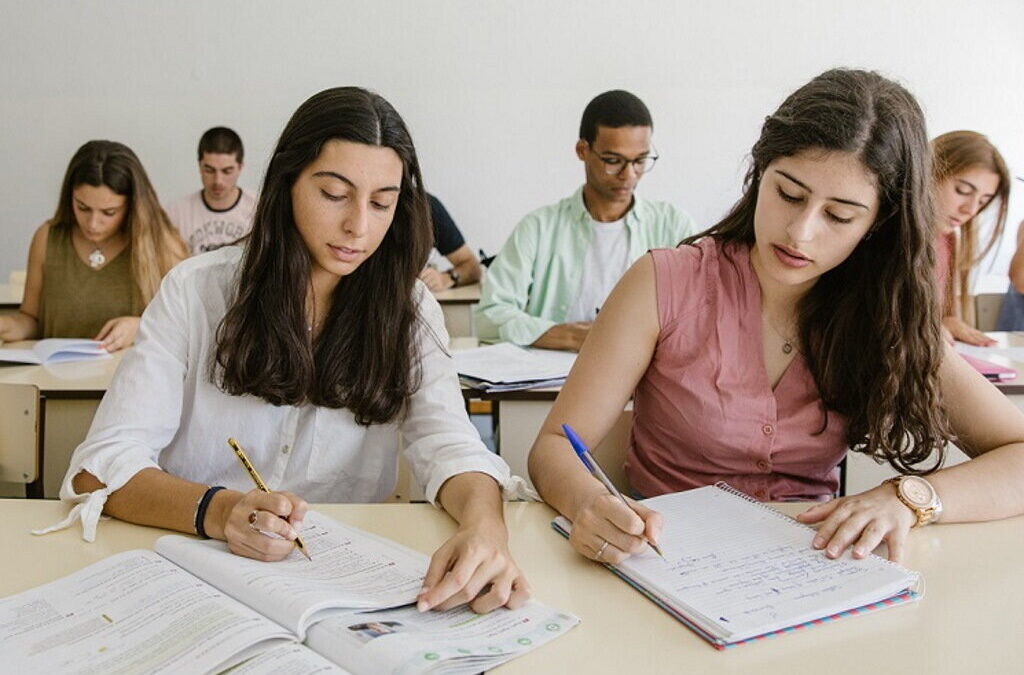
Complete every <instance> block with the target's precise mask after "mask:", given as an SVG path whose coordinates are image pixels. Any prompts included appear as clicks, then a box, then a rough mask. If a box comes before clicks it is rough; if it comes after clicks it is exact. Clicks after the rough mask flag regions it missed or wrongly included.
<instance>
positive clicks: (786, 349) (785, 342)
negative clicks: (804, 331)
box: [766, 317, 796, 354]
mask: <svg viewBox="0 0 1024 675" xmlns="http://www.w3.org/2000/svg"><path fill="white" fill-rule="evenodd" d="M766 318H768V317H766ZM768 325H769V326H770V327H771V329H772V330H773V331H774V332H775V334H776V335H778V336H779V337H780V338H782V353H783V354H792V353H793V350H794V349H796V346H795V345H794V344H793V342H794V340H795V339H796V338H791V337H787V336H786V334H785V333H783V332H782V331H780V330H779V329H778V328H776V327H775V323H774V322H772V320H771V318H768Z"/></svg>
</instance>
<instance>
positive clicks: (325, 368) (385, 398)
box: [211, 87, 433, 425]
mask: <svg viewBox="0 0 1024 675" xmlns="http://www.w3.org/2000/svg"><path fill="white" fill-rule="evenodd" d="M333 139H340V140H344V141H351V142H354V143H362V144H365V145H373V146H379V147H385V148H391V149H392V150H394V151H395V152H396V153H397V154H398V156H399V158H400V159H401V160H402V184H401V188H400V192H399V196H398V201H397V204H396V209H395V216H394V220H393V221H392V223H391V226H390V228H389V229H388V232H387V234H386V235H385V236H384V239H383V240H382V241H381V243H380V246H379V248H377V250H376V251H375V252H374V253H373V254H372V255H371V256H370V257H369V258H368V259H367V260H366V261H365V262H363V264H361V265H360V266H359V267H358V268H357V269H356V270H355V271H354V272H353V273H352V274H349V275H347V276H344V277H342V278H341V280H340V281H339V282H338V284H337V286H336V287H335V289H334V292H333V295H332V297H331V307H330V309H329V311H328V313H327V317H326V319H325V320H324V324H323V328H322V329H321V332H320V335H319V337H318V338H317V339H316V341H315V343H314V341H313V340H312V339H311V337H310V332H309V330H308V328H307V317H306V309H305V307H306V294H307V291H308V290H309V285H310V264H311V258H310V253H309V251H308V249H307V248H306V246H305V244H304V243H303V241H302V238H301V236H300V235H299V232H298V230H297V229H296V225H295V219H294V216H293V213H292V197H291V190H292V185H293V184H294V183H295V180H296V179H297V178H298V176H299V174H300V173H301V172H302V170H303V169H304V168H305V167H306V166H308V165H309V164H310V163H312V162H313V161H314V160H316V158H317V157H318V156H319V154H320V150H321V148H322V147H323V145H324V143H326V142H327V141H330V140H333ZM426 204H427V202H426V197H425V195H424V192H423V180H422V178H421V176H420V167H419V162H418V160H417V159H416V150H415V148H414V147H413V143H412V137H411V136H410V135H409V131H408V129H406V126H405V123H404V122H403V121H402V118H401V117H399V115H398V113H397V112H396V111H395V109H394V108H393V107H391V104H390V103H388V102H387V101H385V100H384V99H383V98H382V97H380V96H378V95H377V94H374V93H372V92H369V91H366V90H364V89H359V88H356V87H339V88H336V89H328V90H325V91H322V92H320V93H319V94H316V95H315V96H313V97H311V98H310V99H309V100H307V101H306V102H305V103H303V104H302V105H301V106H299V109H298V110H296V111H295V114H294V115H292V118H291V120H289V121H288V124H287V126H286V127H285V129H284V131H283V132H282V133H281V138H280V140H279V141H278V142H277V148H276V149H275V150H274V155H273V157H271V159H270V165H269V167H268V168H267V174H266V178H265V179H264V181H263V189H262V191H261V192H260V199H259V204H258V206H257V207H256V214H255V216H254V220H253V228H252V233H251V235H250V236H249V239H248V241H247V243H246V246H245V253H244V255H243V258H242V264H241V267H240V270H239V274H238V280H237V285H238V290H237V295H236V297H235V299H234V301H233V303H232V304H231V306H230V308H229V309H228V311H227V313H226V314H225V316H224V319H223V320H222V322H221V324H220V326H219V328H218V330H217V350H216V355H215V360H214V363H213V364H212V365H211V369H212V371H211V374H212V375H213V377H214V378H218V377H219V384H220V386H221V388H222V389H223V390H224V391H225V392H227V393H229V394H233V395H239V396H240V395H244V394H251V395H253V396H258V397H260V398H262V399H264V400H266V401H268V402H270V403H272V404H274V405H298V404H302V403H306V402H309V403H312V404H314V405H318V406H325V407H328V408H348V409H349V410H351V411H352V412H353V414H354V415H355V419H356V421H357V422H358V423H359V424H363V425H369V424H374V423H382V422H388V421H390V420H392V419H394V418H395V417H396V416H397V415H398V414H399V413H400V412H401V411H402V409H403V405H404V403H405V402H406V400H407V399H408V397H409V396H410V395H411V394H412V392H413V391H415V389H416V388H417V387H418V386H419V383H420V379H421V376H420V370H419V365H418V364H419V358H418V354H417V351H416V347H415V344H416V340H415V333H416V331H417V330H418V320H417V317H418V314H417V303H416V301H415V298H414V294H413V287H414V285H415V284H416V279H417V277H418V275H419V273H420V271H421V270H422V268H423V265H424V263H425V262H426V260H427V255H428V254H429V252H430V247H431V246H432V245H433V234H432V231H431V226H430V220H429V218H430V216H429V213H428V211H427V205H426ZM218 371H219V372H218ZM214 381H217V379H215V380H214Z"/></svg>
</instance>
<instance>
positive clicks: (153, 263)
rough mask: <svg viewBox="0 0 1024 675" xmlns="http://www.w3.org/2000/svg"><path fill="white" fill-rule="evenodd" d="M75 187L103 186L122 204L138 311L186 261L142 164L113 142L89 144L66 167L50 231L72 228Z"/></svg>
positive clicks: (129, 152)
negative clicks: (124, 207) (161, 282)
mask: <svg viewBox="0 0 1024 675" xmlns="http://www.w3.org/2000/svg"><path fill="white" fill-rule="evenodd" d="M79 185H92V186H94V187H100V186H106V187H108V188H110V190H111V191H113V192H114V193H115V194H118V195H121V196H123V197H125V199H126V200H127V204H126V206H127V212H126V214H125V219H124V222H123V223H122V224H121V228H122V229H123V230H124V231H125V232H126V233H127V234H128V241H129V242H130V243H131V271H132V279H133V280H134V281H135V292H136V294H137V296H138V297H137V298H136V302H140V303H141V306H139V307H137V308H136V309H137V310H138V311H139V312H140V313H141V311H142V309H143V308H145V306H146V305H148V304H149V301H150V300H152V299H153V296H154V295H156V291H157V289H158V288H159V287H160V280H161V279H163V278H164V275H165V274H167V272H168V271H169V270H170V269H171V268H172V267H174V266H175V265H177V264H178V263H179V262H181V261H182V260H184V259H185V257H187V255H188V249H187V248H186V247H185V244H184V242H182V240H181V237H179V236H178V231H177V230H176V229H174V226H173V225H172V224H171V221H170V220H169V219H168V218H167V214H166V213H164V210H163V208H161V207H160V200H159V199H157V196H156V191H155V190H154V189H153V185H152V183H150V182H149V176H147V175H146V170H145V169H144V168H143V167H142V162H140V161H139V158H138V157H137V156H136V155H135V153H134V152H132V150H131V148H129V147H128V146H126V145H123V144H121V143H117V142H115V141H89V142H88V143H86V144H85V145H83V146H82V147H80V148H79V149H78V150H77V151H76V152H75V154H74V156H73V157H72V158H71V161H70V162H69V163H68V169H67V171H66V172H65V173H64V181H63V183H62V185H61V188H60V198H59V200H58V202H57V211H56V212H55V213H54V214H53V218H52V219H51V220H50V227H65V228H72V227H77V223H78V221H77V220H76V219H75V211H74V206H73V205H72V203H71V201H72V200H71V193H72V192H73V191H74V189H75V188H76V187H78V186H79Z"/></svg>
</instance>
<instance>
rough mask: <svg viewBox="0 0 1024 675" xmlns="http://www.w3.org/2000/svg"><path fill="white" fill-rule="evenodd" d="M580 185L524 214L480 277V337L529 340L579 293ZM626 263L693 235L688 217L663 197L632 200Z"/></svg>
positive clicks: (584, 219)
mask: <svg viewBox="0 0 1024 675" xmlns="http://www.w3.org/2000/svg"><path fill="white" fill-rule="evenodd" d="M590 223H591V217H590V213H589V212H587V208H586V206H584V204H583V188H582V187H581V188H580V189H578V190H577V191H576V193H575V194H573V195H572V196H571V197H567V198H565V199H563V200H561V201H560V202H557V203H555V204H551V205H550V206H545V207H542V208H539V209H537V210H536V211H533V212H532V213H529V214H528V215H527V216H526V217H525V218H523V219H522V220H521V221H520V222H519V224H518V225H516V228H515V230H513V231H512V236H510V237H509V238H508V241H506V242H505V245H504V246H503V247H502V249H501V251H500V252H499V253H498V256H497V257H496V258H495V259H494V262H493V263H491V267H490V268H489V269H488V270H487V274H486V275H484V280H483V286H482V289H481V293H480V304H479V306H478V307H477V309H476V311H475V312H474V318H475V320H476V332H477V335H478V336H479V337H480V339H481V340H485V341H491V342H493V341H505V342H512V343H515V344H518V345H528V344H532V343H533V342H534V341H535V340H537V338H539V337H540V336H541V335H543V334H544V333H545V332H546V331H547V330H548V329H549V328H551V327H552V326H554V325H557V324H560V323H565V317H566V316H567V314H568V312H569V308H570V307H571V306H572V303H573V301H575V300H576V297H577V296H578V295H579V292H580V277H581V275H582V273H583V259H584V257H585V256H586V253H587V248H588V247H589V246H590V240H591V238H592V236H593V231H592V229H591V227H590ZM626 230H627V231H628V233H629V261H630V264H632V263H633V262H635V261H636V260H637V258H639V257H640V256H642V255H644V254H645V253H646V252H647V251H649V250H650V249H652V248H672V247H675V246H676V245H677V244H679V242H680V241H681V240H683V239H684V238H686V237H688V236H690V235H691V234H695V233H696V231H697V230H696V225H695V224H694V221H693V219H692V218H690V216H688V215H687V214H685V213H683V212H682V211H680V210H679V209H677V208H676V207H675V206H673V205H672V204H669V203H667V202H653V201H646V200H643V199H640V198H639V197H635V198H634V202H633V208H631V209H630V210H629V211H628V212H627V213H626Z"/></svg>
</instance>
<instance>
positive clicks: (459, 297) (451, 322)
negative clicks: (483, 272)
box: [434, 284, 480, 337]
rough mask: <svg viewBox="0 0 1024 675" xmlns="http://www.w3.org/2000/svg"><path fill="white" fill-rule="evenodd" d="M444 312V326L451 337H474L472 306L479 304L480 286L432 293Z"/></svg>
mask: <svg viewBox="0 0 1024 675" xmlns="http://www.w3.org/2000/svg"><path fill="white" fill-rule="evenodd" d="M434 297H435V298H437V301H438V302H439V303H441V311H442V312H444V325H445V328H447V329H448V334H449V335H450V336H451V337H468V336H473V335H476V330H475V329H474V328H473V305H475V304H476V303H478V302H480V284H469V285H467V286H456V287H455V288H449V289H446V290H443V291H438V292H437V293H434Z"/></svg>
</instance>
